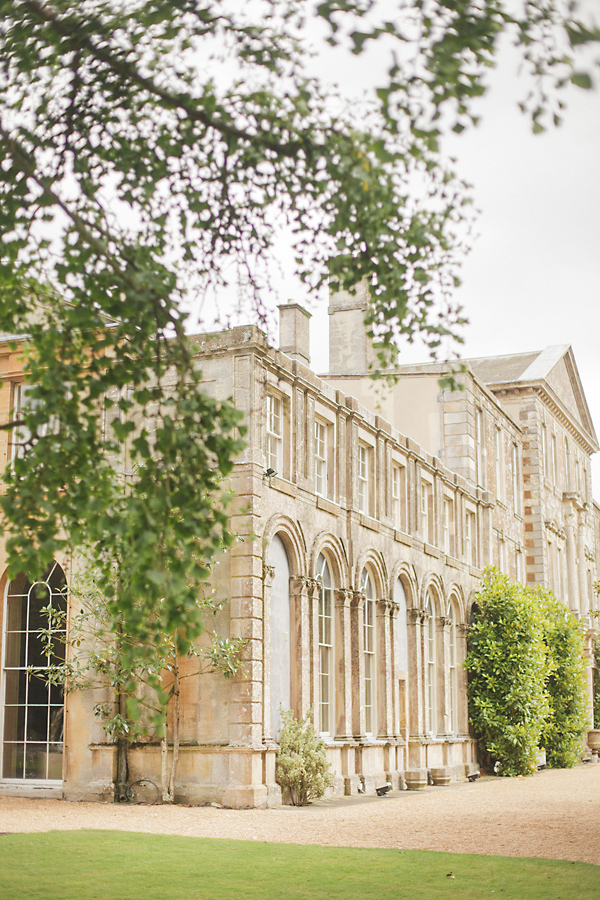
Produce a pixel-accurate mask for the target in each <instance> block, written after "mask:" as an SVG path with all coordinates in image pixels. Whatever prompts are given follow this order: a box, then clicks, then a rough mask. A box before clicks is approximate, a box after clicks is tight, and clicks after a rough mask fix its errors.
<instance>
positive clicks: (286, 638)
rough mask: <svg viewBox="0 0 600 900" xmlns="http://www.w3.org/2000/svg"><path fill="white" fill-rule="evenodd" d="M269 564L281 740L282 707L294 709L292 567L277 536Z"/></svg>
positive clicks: (274, 719) (274, 695) (276, 722)
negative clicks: (271, 578) (291, 655)
mask: <svg viewBox="0 0 600 900" xmlns="http://www.w3.org/2000/svg"><path fill="white" fill-rule="evenodd" d="M268 562H269V565H270V566H273V567H274V569H275V574H274V576H273V581H272V583H271V729H272V732H271V733H272V735H273V737H274V738H275V739H277V735H278V732H279V729H280V728H281V713H280V711H279V707H280V706H282V707H283V708H284V709H290V707H291V704H292V701H291V684H290V677H291V664H290V663H291V661H290V627H291V626H290V565H289V562H288V555H287V552H286V549H285V545H284V543H283V541H282V540H281V538H280V537H279V536H278V535H275V537H274V538H273V540H272V541H271V544H270V546H269V555H268Z"/></svg>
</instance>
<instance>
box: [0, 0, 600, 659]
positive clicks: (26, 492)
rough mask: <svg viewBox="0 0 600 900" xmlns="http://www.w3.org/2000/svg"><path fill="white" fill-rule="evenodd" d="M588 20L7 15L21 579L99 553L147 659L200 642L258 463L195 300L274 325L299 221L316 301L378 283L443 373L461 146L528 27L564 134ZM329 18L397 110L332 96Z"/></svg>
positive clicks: (416, 3) (2, 154)
mask: <svg viewBox="0 0 600 900" xmlns="http://www.w3.org/2000/svg"><path fill="white" fill-rule="evenodd" d="M566 7H567V5H566V4H563V3H562V0H536V2H525V0H523V2H521V3H520V2H516V3H510V4H505V3H502V2H500V0H479V2H477V3H475V2H471V0H397V2H392V0H388V2H384V3H379V4H377V3H371V2H368V0H327V2H321V3H318V4H316V5H313V4H309V3H307V2H304V0H301V2H299V0H256V2H253V0H249V2H245V3H240V2H238V0H230V2H227V0H223V2H216V0H170V2H159V0H84V2H81V3H77V4H73V3H71V2H67V0H53V2H44V0H14V2H0V13H1V20H0V21H1V24H0V110H1V113H0V120H1V121H0V232H1V234H2V241H1V244H0V291H1V294H0V296H1V307H0V328H2V329H3V330H5V331H9V332H13V333H14V332H15V331H26V332H27V333H28V335H29V336H30V338H29V342H28V349H27V359H28V362H27V378H28V380H29V382H30V383H31V384H32V385H35V387H34V388H33V390H32V393H31V395H30V396H31V399H32V401H33V402H32V403H30V404H29V406H28V407H27V408H25V409H24V410H23V415H22V418H23V422H24V425H25V426H26V428H27V430H28V432H29V433H30V434H32V435H34V436H35V439H34V440H32V441H30V446H29V447H28V450H27V452H26V453H25V454H24V455H23V456H22V457H21V458H19V459H17V460H16V462H15V464H14V466H13V467H12V469H11V471H10V472H9V473H7V482H8V488H7V493H6V494H5V496H4V498H3V501H2V503H3V509H4V513H5V516H6V518H7V520H8V523H9V526H10V529H11V537H10V540H9V554H10V561H11V567H12V571H16V570H17V568H19V569H20V568H23V567H26V568H27V569H28V570H30V571H32V572H35V571H41V570H42V569H43V568H44V566H45V565H46V564H47V562H48V560H49V559H50V558H51V557H52V556H53V555H54V554H55V553H56V552H57V551H59V550H61V549H64V548H66V547H69V548H73V547H77V546H81V545H85V546H87V547H93V548H96V552H97V557H98V559H99V560H100V563H101V566H100V569H101V571H103V573H104V574H103V576H102V577H103V579H104V585H103V586H104V588H105V590H106V591H107V593H108V594H109V596H113V597H114V603H115V609H116V610H121V611H122V612H123V613H127V615H128V616H129V618H130V620H131V625H130V626H128V627H131V629H132V630H133V632H135V630H136V629H139V631H140V634H142V635H143V637H144V639H147V637H148V635H147V629H148V622H149V621H152V620H153V617H154V615H155V613H156V611H157V610H160V616H159V617H158V618H159V619H160V621H161V623H162V626H165V625H166V630H167V631H170V630H172V629H173V628H174V627H177V628H179V629H180V631H179V633H180V635H185V639H184V637H181V640H182V642H185V640H187V639H189V638H191V637H193V635H194V631H195V627H196V626H195V625H194V624H193V623H194V622H195V621H196V620H195V616H196V611H195V606H196V604H195V597H196V596H197V589H198V585H199V583H200V582H201V581H202V580H203V579H204V578H205V577H206V575H207V566H208V565H209V564H210V561H211V559H212V558H213V556H214V554H215V552H217V550H218V549H219V547H221V546H222V545H223V543H227V542H228V541H230V540H231V535H230V534H229V533H228V530H227V520H226V516H225V514H224V512H223V510H222V507H221V503H220V499H219V481H220V478H221V477H222V476H224V475H226V474H227V473H228V472H229V471H230V469H231V464H232V463H231V460H232V458H233V455H234V453H235V452H236V450H237V449H238V448H239V446H240V444H239V439H238V437H237V435H236V433H235V430H234V429H235V425H236V423H237V421H238V420H237V417H236V414H235V411H234V410H233V409H232V408H231V407H230V406H229V405H228V404H219V403H216V402H215V401H213V400H211V399H210V398H209V397H207V396H206V395H205V394H204V393H203V391H202V389H201V383H200V375H199V374H198V373H197V372H196V371H195V370H194V365H193V361H192V353H191V350H190V346H189V344H188V342H187V339H186V337H185V333H184V323H183V319H182V315H181V304H182V301H183V300H184V298H185V296H186V294H187V293H188V292H189V291H190V290H193V291H196V292H204V291H206V290H208V289H209V288H211V287H212V288H215V289H217V290H218V288H219V287H220V286H221V285H223V284H224V283H225V281H227V280H228V279H229V278H231V273H233V277H234V278H235V279H236V280H237V282H238V284H239V286H240V289H242V290H246V291H249V292H250V293H251V294H252V296H253V297H254V298H255V299H256V302H257V303H258V304H260V302H261V297H262V293H261V291H262V288H263V286H264V284H265V279H266V278H267V277H268V276H267V275H266V274H265V273H266V272H268V268H267V267H266V266H267V263H268V260H269V257H270V254H271V252H272V248H273V242H274V237H275V235H276V234H277V232H278V229H279V228H280V227H281V224H282V223H285V224H286V225H287V226H289V228H290V229H291V231H292V233H293V236H294V249H295V256H296V268H297V273H298V274H299V276H300V277H301V278H302V279H303V280H304V281H305V282H306V283H307V284H308V285H309V286H310V287H311V288H312V289H314V290H315V291H316V290H318V288H319V287H320V286H321V285H322V284H324V283H325V282H326V281H328V280H331V281H332V282H333V284H334V285H336V284H337V285H340V286H342V287H345V288H351V287H352V286H353V285H355V284H357V283H358V282H359V281H360V280H361V279H362V278H368V279H369V283H370V285H371V296H372V305H371V308H370V310H369V312H368V314H367V319H368V324H369V325H370V326H371V327H372V329H373V331H374V333H376V334H377V335H378V337H379V338H380V339H382V340H383V344H384V347H385V346H387V347H388V348H389V347H390V346H391V343H392V340H393V339H394V337H395V336H398V335H399V334H400V335H404V336H405V337H407V338H408V339H412V338H413V337H414V336H416V335H421V336H422V337H423V338H424V340H425V341H426V343H427V344H428V345H429V346H430V347H431V348H432V349H433V350H435V347H436V346H438V344H439V342H440V340H441V338H442V337H443V336H445V335H453V334H456V332H457V329H458V326H459V325H460V322H461V313H460V310H459V309H457V308H456V306H455V305H453V303H452V300H451V295H450V292H451V289H452V287H453V286H454V285H455V283H456V263H457V258H458V256H459V255H460V252H461V250H462V247H461V243H462V237H463V218H464V209H465V204H466V203H467V202H468V199H469V198H468V197H467V195H466V193H465V189H464V186H463V185H462V184H461V183H460V182H458V181H457V180H456V179H455V178H454V176H453V174H452V172H451V171H450V170H449V169H448V167H447V166H446V164H445V163H444V161H443V158H442V155H441V153H440V147H439V139H440V135H441V133H442V132H443V131H444V130H448V129H454V130H455V131H459V132H460V131H461V130H462V129H463V128H465V127H466V126H467V125H469V124H470V123H471V122H472V120H473V118H474V114H473V109H472V103H473V100H474V98H476V97H478V96H479V95H480V94H481V93H482V92H483V90H484V81H483V78H484V73H485V69H486V67H487V66H489V65H491V64H492V63H493V60H494V55H495V52H496V48H497V42H498V39H499V36H500V35H501V34H502V33H503V32H505V31H507V30H508V31H511V32H512V34H513V35H514V38H515V40H516V41H517V43H518V44H519V45H520V46H521V47H522V48H523V52H524V56H525V59H526V60H527V61H528V63H529V67H530V70H531V72H532V73H533V75H534V81H533V90H532V93H531V95H530V97H529V99H528V108H529V111H530V113H531V115H532V118H533V122H534V127H535V128H536V129H540V128H541V127H542V126H543V122H544V121H545V119H544V117H545V116H550V117H551V116H557V115H558V107H557V105H556V101H555V100H553V99H551V95H550V94H549V93H548V88H549V86H552V85H553V86H557V85H558V86H560V84H561V83H564V82H565V81H567V80H569V79H570V80H572V81H574V82H575V83H577V84H579V85H580V86H582V87H586V86H589V84H590V77H589V75H588V74H587V73H585V72H581V71H578V70H577V68H576V66H575V64H574V63H573V60H572V59H571V58H570V54H571V52H572V51H573V50H574V49H576V48H578V47H579V46H580V45H585V44H587V43H590V42H592V41H597V40H598V38H599V37H600V33H599V32H598V30H597V29H593V28H591V27H587V26H585V25H583V24H578V23H577V22H576V21H574V20H573V18H572V16H571V13H569V12H568V11H567V12H565V13H564V14H563V8H566ZM305 17H311V18H313V19H314V20H315V21H316V22H318V23H320V25H321V27H322V28H324V29H325V32H326V35H327V37H328V40H329V41H330V42H332V43H334V44H335V43H339V44H340V45H342V46H348V48H349V49H350V50H352V52H354V53H355V54H356V55H357V56H360V55H361V53H363V51H364V50H365V49H366V48H369V47H371V46H372V45H373V42H374V41H377V42H379V43H380V44H381V46H382V47H383V48H384V49H385V50H386V52H390V53H391V63H390V69H389V77H388V80H387V82H386V83H385V84H382V85H381V86H380V88H379V90H378V91H377V93H376V96H374V97H373V102H372V104H371V105H369V106H368V107H361V108H358V107H353V106H351V105H348V104H346V105H344V104H343V103H341V102H339V100H338V99H336V97H335V96H333V94H332V92H331V91H328V90H326V89H325V88H324V87H323V86H322V85H321V84H319V82H318V81H317V80H315V79H313V78H312V77H310V74H309V72H310V58H309V57H308V56H307V45H306V39H305V38H304V37H303V34H304V31H303V29H304V21H303V20H304V18H305ZM40 309H42V310H43V313H42V314H40V313H39V310H40ZM34 310H36V311H37V312H36V314H35V315H34V314H32V313H33V311H34ZM104 398H108V399H104ZM111 404H115V406H114V408H113V410H112V412H111V411H110V410H109V409H108V407H109V406H110V405H111ZM115 409H116V410H117V414H115ZM134 410H139V411H141V415H138V416H137V418H132V412H133V411H134ZM102 417H103V418H102ZM56 422H58V423H60V424H59V425H58V426H56V425H53V423H56ZM124 446H127V465H126V474H125V477H124V476H123V466H122V465H121V462H122V460H121V462H119V463H117V462H116V458H117V457H118V456H119V455H122V448H123V447H124ZM127 473H129V475H127ZM108 547H110V548H111V549H110V552H108V551H107V548H108ZM186 629H187V630H186Z"/></svg>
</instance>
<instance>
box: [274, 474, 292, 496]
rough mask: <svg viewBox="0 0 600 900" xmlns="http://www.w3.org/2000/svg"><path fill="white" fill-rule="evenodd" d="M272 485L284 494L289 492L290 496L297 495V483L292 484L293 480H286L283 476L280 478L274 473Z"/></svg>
mask: <svg viewBox="0 0 600 900" xmlns="http://www.w3.org/2000/svg"><path fill="white" fill-rule="evenodd" d="M269 484H270V487H272V488H273V490H275V491H280V492H281V493H282V494H287V495H288V497H295V496H296V494H297V489H296V485H295V484H292V482H291V481H286V480H285V479H283V478H279V477H278V476H276V475H274V476H273V477H272V478H270V479H269Z"/></svg>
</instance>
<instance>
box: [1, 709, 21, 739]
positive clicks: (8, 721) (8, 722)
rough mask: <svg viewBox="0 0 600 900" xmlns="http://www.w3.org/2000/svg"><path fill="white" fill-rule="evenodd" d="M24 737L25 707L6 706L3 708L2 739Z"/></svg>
mask: <svg viewBox="0 0 600 900" xmlns="http://www.w3.org/2000/svg"><path fill="white" fill-rule="evenodd" d="M24 738H25V707H24V706H6V707H5V708H4V739H5V740H6V741H22V740H24Z"/></svg>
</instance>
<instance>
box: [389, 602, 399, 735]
mask: <svg viewBox="0 0 600 900" xmlns="http://www.w3.org/2000/svg"><path fill="white" fill-rule="evenodd" d="M388 607H389V619H390V645H391V653H390V675H391V679H392V730H391V734H392V735H393V736H394V738H395V739H396V740H397V739H398V738H399V737H400V697H399V685H398V672H399V665H398V613H399V611H400V605H399V604H398V603H395V602H394V601H393V600H390V601H388Z"/></svg>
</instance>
